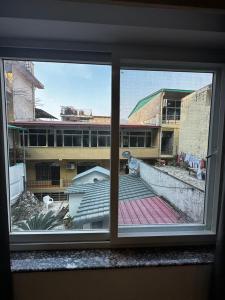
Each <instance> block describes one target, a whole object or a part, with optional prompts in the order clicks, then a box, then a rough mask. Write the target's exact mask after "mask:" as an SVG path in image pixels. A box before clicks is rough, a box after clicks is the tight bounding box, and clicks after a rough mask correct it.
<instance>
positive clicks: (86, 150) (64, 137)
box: [11, 120, 160, 198]
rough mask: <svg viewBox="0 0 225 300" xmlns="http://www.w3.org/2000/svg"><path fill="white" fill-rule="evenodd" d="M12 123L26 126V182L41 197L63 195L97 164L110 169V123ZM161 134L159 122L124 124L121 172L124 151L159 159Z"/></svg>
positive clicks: (23, 138)
mask: <svg viewBox="0 0 225 300" xmlns="http://www.w3.org/2000/svg"><path fill="white" fill-rule="evenodd" d="M11 124H13V125H14V126H15V125H16V126H20V127H23V128H25V129H26V131H25V133H24V134H23V133H22V132H21V134H20V147H25V151H26V166H27V178H28V181H27V184H28V188H29V189H30V190H31V191H32V192H34V193H36V194H40V196H42V195H43V194H44V193H57V195H58V196H60V193H61V196H62V197H64V194H63V192H64V190H65V188H66V187H67V186H68V185H69V184H70V183H71V181H72V180H73V179H74V177H75V176H76V175H77V174H80V173H82V172H84V171H87V170H89V169H91V168H94V167H103V168H106V169H108V170H109V169H110V125H108V124H99V123H90V122H88V123H86V122H70V121H38V120H37V121H17V122H11ZM159 134H160V127H159V126H156V125H148V124H146V125H129V124H127V125H121V128H120V145H121V147H120V159H121V171H122V169H123V168H125V164H126V162H127V160H126V159H125V158H123V156H122V153H123V152H124V151H127V150H129V151H130V152H131V155H132V156H134V157H137V158H141V159H157V158H158V157H159V150H160V147H159V141H160V140H159ZM55 196H56V195H55ZM58 196H57V197H58ZM61 196H60V197H61ZM53 198H54V197H53Z"/></svg>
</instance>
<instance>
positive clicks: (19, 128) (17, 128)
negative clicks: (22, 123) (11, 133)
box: [8, 124, 26, 130]
mask: <svg viewBox="0 0 225 300" xmlns="http://www.w3.org/2000/svg"><path fill="white" fill-rule="evenodd" d="M8 128H9V129H16V130H26V129H25V128H22V127H18V126H14V125H9V124H8Z"/></svg>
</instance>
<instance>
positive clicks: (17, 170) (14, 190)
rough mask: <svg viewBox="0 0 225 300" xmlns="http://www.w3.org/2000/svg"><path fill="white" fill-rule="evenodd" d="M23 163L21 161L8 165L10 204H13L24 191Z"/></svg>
mask: <svg viewBox="0 0 225 300" xmlns="http://www.w3.org/2000/svg"><path fill="white" fill-rule="evenodd" d="M25 174H26V172H25V165H24V164H23V163H19V164H16V165H15V166H12V167H9V181H10V204H11V205H13V204H14V203H15V202H16V201H17V199H18V197H19V196H20V195H21V193H22V192H23V191H24V179H25Z"/></svg>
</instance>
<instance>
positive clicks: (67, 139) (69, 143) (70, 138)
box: [64, 135, 73, 147]
mask: <svg viewBox="0 0 225 300" xmlns="http://www.w3.org/2000/svg"><path fill="white" fill-rule="evenodd" d="M64 146H70V147H71V146H73V136H72V135H64Z"/></svg>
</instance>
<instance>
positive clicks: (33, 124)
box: [10, 120, 160, 129]
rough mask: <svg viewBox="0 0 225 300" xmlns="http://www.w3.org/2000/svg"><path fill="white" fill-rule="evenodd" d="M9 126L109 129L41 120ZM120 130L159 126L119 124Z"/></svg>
mask: <svg viewBox="0 0 225 300" xmlns="http://www.w3.org/2000/svg"><path fill="white" fill-rule="evenodd" d="M10 125H15V126H25V127H49V126H51V127H60V126H61V127H90V126H94V127H105V128H107V129H110V126H111V125H110V124H105V123H102V124H101V123H91V122H89V123H85V122H72V121H43V120H35V121H26V120H21V121H13V122H10ZM120 127H121V128H141V129H148V128H159V127H160V126H154V125H137V124H121V125H120Z"/></svg>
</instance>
